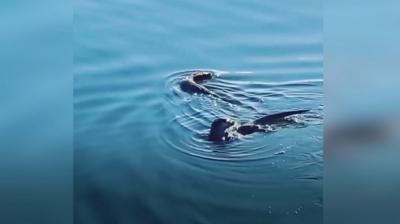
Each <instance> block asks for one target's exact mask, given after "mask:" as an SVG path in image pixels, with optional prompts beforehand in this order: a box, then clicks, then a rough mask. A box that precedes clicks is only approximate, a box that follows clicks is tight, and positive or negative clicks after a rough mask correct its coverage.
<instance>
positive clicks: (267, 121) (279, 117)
mask: <svg viewBox="0 0 400 224" xmlns="http://www.w3.org/2000/svg"><path fill="white" fill-rule="evenodd" d="M308 111H309V110H294V111H286V112H280V113H276V114H270V115H266V116H264V117H261V118H259V119H256V120H254V121H253V122H251V123H245V124H243V125H242V124H240V123H238V122H235V121H234V120H231V119H229V118H218V119H216V120H214V121H213V123H212V124H211V128H210V132H209V135H208V140H210V141H213V142H221V141H229V140H232V138H233V136H235V135H237V134H240V135H249V134H252V133H255V132H266V131H267V130H266V128H265V126H266V125H271V124H277V123H282V122H285V121H286V120H285V118H286V117H288V116H290V115H295V114H302V113H306V112H308Z"/></svg>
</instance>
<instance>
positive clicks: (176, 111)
mask: <svg viewBox="0 0 400 224" xmlns="http://www.w3.org/2000/svg"><path fill="white" fill-rule="evenodd" d="M193 71H195V70H191V71H182V72H177V73H173V74H171V75H169V76H167V81H166V82H165V83H166V85H165V91H166V94H165V100H164V106H165V109H166V110H167V111H168V114H169V117H168V121H167V122H166V123H165V124H164V126H163V128H162V130H161V138H160V139H161V140H162V141H163V142H164V143H165V144H166V145H168V146H169V147H168V148H170V149H174V150H175V151H176V150H178V151H179V152H183V153H185V154H188V155H191V156H196V157H200V158H205V159H211V160H224V161H244V160H260V159H266V158H269V157H274V156H277V155H279V154H282V153H284V152H286V151H287V150H288V149H291V148H293V146H294V145H295V144H297V143H296V142H295V141H292V142H291V141H287V140H285V141H282V140H281V141H280V140H279V138H282V137H283V136H282V133H285V130H284V128H282V127H278V128H275V129H276V130H272V131H271V132H268V133H256V134H253V135H251V136H242V137H239V138H240V139H236V140H233V141H231V142H228V143H224V144H222V143H221V144H218V143H214V142H210V141H208V140H207V134H208V131H209V127H210V125H211V123H212V121H213V120H214V119H216V118H231V119H235V120H236V121H240V122H249V121H252V120H254V119H256V118H258V117H261V116H263V115H264V114H268V113H273V112H279V111H285V110H292V109H300V108H303V109H311V112H310V113H309V114H306V115H297V116H293V117H291V118H290V121H291V122H290V124H289V125H288V126H290V127H288V128H289V129H292V130H293V129H297V128H303V127H307V126H308V125H320V124H321V123H322V115H321V114H322V113H321V110H322V106H321V105H317V106H315V108H310V105H309V104H308V106H307V104H306V103H305V102H315V99H316V98H320V97H321V93H319V92H318V91H319V89H320V87H321V85H322V80H318V79H312V80H301V81H290V80H289V81H279V82H278V81H271V82H263V81H259V80H258V81H257V77H258V76H257V74H253V73H249V72H226V71H218V70H205V71H211V72H214V73H215V75H216V77H215V78H213V79H212V80H209V81H207V82H206V83H204V84H202V85H204V86H206V87H207V88H209V89H210V90H212V91H214V92H215V93H217V94H218V95H220V96H224V98H228V99H235V100H237V101H238V102H239V103H237V104H234V103H231V101H226V100H221V99H218V98H216V97H213V96H209V95H197V94H194V95H190V94H188V93H186V92H183V91H182V90H181V89H180V87H179V82H180V81H181V80H183V79H184V78H185V77H186V76H188V75H190V74H191V72H193ZM203 71H204V70H203ZM252 77H253V78H254V79H255V80H256V81H254V82H251V81H241V80H251V79H252ZM299 89H300V90H299ZM233 102H235V101H233ZM288 102H291V103H289V104H292V105H293V107H290V108H287V107H286V108H280V105H286V106H287V105H288ZM285 129H286V128H285ZM287 137H289V136H287ZM289 139H290V138H289ZM276 142H282V144H276Z"/></svg>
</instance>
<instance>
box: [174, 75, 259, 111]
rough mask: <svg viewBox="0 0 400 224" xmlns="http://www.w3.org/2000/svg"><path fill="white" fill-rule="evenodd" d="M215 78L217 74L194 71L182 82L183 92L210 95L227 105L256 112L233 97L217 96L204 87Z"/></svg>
mask: <svg viewBox="0 0 400 224" xmlns="http://www.w3.org/2000/svg"><path fill="white" fill-rule="evenodd" d="M215 76H216V75H215V73H214V72H211V71H194V72H192V73H191V74H190V75H189V76H187V77H185V78H184V80H182V81H181V82H180V88H181V90H182V91H184V92H186V93H189V94H195V93H197V94H204V95H210V96H213V97H215V98H217V99H220V100H222V101H225V102H227V103H230V104H234V105H240V106H244V107H247V108H249V109H252V110H255V108H253V107H251V106H248V105H244V104H243V103H242V102H240V101H239V100H236V99H232V98H231V97H229V96H226V95H225V96H224V94H221V93H219V94H217V93H215V92H214V91H211V90H210V89H208V88H207V87H205V86H204V85H202V84H203V83H204V82H205V81H207V80H210V79H212V78H213V77H215Z"/></svg>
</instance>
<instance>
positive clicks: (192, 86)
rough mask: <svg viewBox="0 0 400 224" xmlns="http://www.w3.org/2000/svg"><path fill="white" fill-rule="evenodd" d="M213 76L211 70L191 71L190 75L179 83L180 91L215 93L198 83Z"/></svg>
mask: <svg viewBox="0 0 400 224" xmlns="http://www.w3.org/2000/svg"><path fill="white" fill-rule="evenodd" d="M213 76H214V73H213V72H204V71H196V72H193V73H192V74H191V75H190V76H188V77H186V78H185V79H184V80H183V81H182V82H181V83H180V87H181V89H182V91H184V92H187V93H190V94H193V93H198V94H210V95H215V93H213V92H211V91H210V90H209V89H207V88H206V87H204V86H202V85H200V83H202V82H204V81H205V80H210V79H212V78H213Z"/></svg>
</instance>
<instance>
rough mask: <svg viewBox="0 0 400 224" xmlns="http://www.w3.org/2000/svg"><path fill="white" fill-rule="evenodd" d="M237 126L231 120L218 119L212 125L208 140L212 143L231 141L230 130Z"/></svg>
mask: <svg viewBox="0 0 400 224" xmlns="http://www.w3.org/2000/svg"><path fill="white" fill-rule="evenodd" d="M234 124H235V122H234V121H232V120H230V119H224V118H218V119H216V120H214V121H213V123H212V124H211V129H210V133H209V135H208V140H210V141H226V140H229V138H230V137H229V132H228V129H229V128H230V127H232V126H233V125H234Z"/></svg>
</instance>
